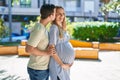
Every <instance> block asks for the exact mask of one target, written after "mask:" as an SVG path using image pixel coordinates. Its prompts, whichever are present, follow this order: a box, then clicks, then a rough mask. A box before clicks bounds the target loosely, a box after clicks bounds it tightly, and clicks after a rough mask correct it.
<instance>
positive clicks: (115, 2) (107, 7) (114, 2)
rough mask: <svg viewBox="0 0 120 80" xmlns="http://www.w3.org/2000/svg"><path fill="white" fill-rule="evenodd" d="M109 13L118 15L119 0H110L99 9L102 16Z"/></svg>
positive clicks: (119, 9) (119, 8) (119, 11)
mask: <svg viewBox="0 0 120 80" xmlns="http://www.w3.org/2000/svg"><path fill="white" fill-rule="evenodd" d="M109 11H114V12H116V13H118V14H119V15H120V0H111V1H110V2H109V3H107V4H104V6H102V7H101V12H103V14H104V15H106V13H108V12H109Z"/></svg>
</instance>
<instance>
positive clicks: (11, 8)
mask: <svg viewBox="0 0 120 80" xmlns="http://www.w3.org/2000/svg"><path fill="white" fill-rule="evenodd" d="M46 3H50V4H55V5H59V6H62V7H64V9H65V11H66V17H67V23H68V31H69V32H70V34H71V36H72V38H74V39H78V40H84V41H110V39H112V40H111V41H112V42H113V41H115V40H116V39H114V40H113V37H116V36H117V37H118V36H120V30H119V26H120V25H119V22H120V0H0V17H1V18H0V23H1V25H0V41H1V42H6V41H9V42H10V41H20V40H22V39H28V37H29V33H30V31H29V30H28V29H29V28H30V27H31V26H33V24H34V22H35V21H37V20H39V19H38V18H39V15H40V7H41V6H42V5H43V4H46ZM82 22H83V23H82ZM86 22H87V23H86ZM88 22H89V23H88ZM96 22H97V23H96ZM105 22H106V23H105ZM110 22H114V23H110ZM69 24H70V25H69ZM83 24H84V25H83ZM92 24H94V25H92ZM114 25H115V28H113V27H112V26H114ZM2 26H3V27H2ZM76 26H78V27H79V30H78V27H76ZM86 26H88V27H89V28H87V27H86ZM91 26H93V27H92V28H91ZM99 26H104V29H103V30H101V28H100V27H99ZM108 26H109V28H110V26H111V27H112V28H110V29H108ZM81 27H84V28H86V29H85V30H87V31H89V32H88V33H87V34H85V32H86V31H83V30H81ZM94 27H97V28H98V29H96V30H97V31H94V29H95V28H94ZM76 28H77V29H76ZM113 29H114V30H113ZM76 30H78V31H76ZM99 30H101V31H99ZM104 30H105V31H104ZM106 30H108V31H109V34H110V35H109V36H107V35H106V34H108V33H106ZM80 31H81V33H83V34H84V37H83V35H82V34H81V33H77V32H80ZM74 32H76V33H74ZM101 32H102V33H103V34H102V33H101ZM111 32H113V33H111ZM93 33H94V36H92V37H90V36H91V34H92V35H93ZM78 34H81V35H78ZM85 35H86V36H85ZM105 36H106V37H105Z"/></svg>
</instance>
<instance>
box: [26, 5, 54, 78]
mask: <svg viewBox="0 0 120 80" xmlns="http://www.w3.org/2000/svg"><path fill="white" fill-rule="evenodd" d="M40 14H41V20H40V22H39V23H36V24H35V26H34V29H33V31H32V32H31V34H30V38H29V39H28V42H27V45H26V52H28V53H30V60H29V62H28V74H29V77H30V80H48V77H49V71H48V63H49V58H50V55H51V53H52V52H51V51H52V50H53V49H52V50H49V49H47V48H48V43H49V39H48V32H47V30H46V28H45V27H46V25H47V24H48V23H49V22H52V21H53V20H54V19H55V6H54V5H52V4H44V5H42V7H41V9H40Z"/></svg>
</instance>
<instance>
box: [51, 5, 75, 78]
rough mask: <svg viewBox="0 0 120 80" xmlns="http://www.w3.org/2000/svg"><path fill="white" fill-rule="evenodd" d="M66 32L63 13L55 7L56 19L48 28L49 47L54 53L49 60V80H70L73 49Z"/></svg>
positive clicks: (73, 56)
mask: <svg viewBox="0 0 120 80" xmlns="http://www.w3.org/2000/svg"><path fill="white" fill-rule="evenodd" d="M69 39H70V37H69V35H68V34H67V32H66V22H65V11H64V9H63V8H62V7H61V6H56V18H55V20H54V21H53V23H52V26H51V28H50V45H54V46H55V49H56V53H55V54H53V56H51V58H50V63H49V71H50V78H51V80H70V67H71V66H72V64H73V62H74V58H75V55H74V49H73V47H72V45H71V44H70V42H69Z"/></svg>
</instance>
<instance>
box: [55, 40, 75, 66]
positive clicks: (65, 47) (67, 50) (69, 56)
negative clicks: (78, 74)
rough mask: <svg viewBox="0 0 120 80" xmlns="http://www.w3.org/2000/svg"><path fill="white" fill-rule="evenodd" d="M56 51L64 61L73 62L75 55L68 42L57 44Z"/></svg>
mask: <svg viewBox="0 0 120 80" xmlns="http://www.w3.org/2000/svg"><path fill="white" fill-rule="evenodd" d="M57 52H58V55H59V57H60V58H61V60H62V61H63V62H64V63H68V64H71V63H73V61H74V56H75V55H74V49H73V47H72V45H71V44H70V43H69V42H67V43H63V44H59V46H58V47H57Z"/></svg>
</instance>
